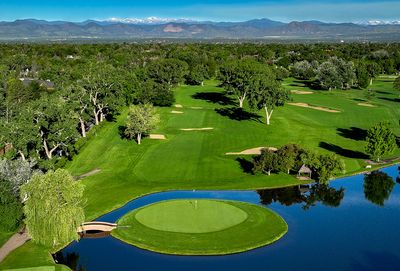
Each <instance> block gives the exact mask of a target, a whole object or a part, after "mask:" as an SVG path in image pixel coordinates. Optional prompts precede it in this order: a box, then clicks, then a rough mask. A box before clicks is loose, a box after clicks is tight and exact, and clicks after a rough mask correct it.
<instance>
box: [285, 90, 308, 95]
mask: <svg viewBox="0 0 400 271" xmlns="http://www.w3.org/2000/svg"><path fill="white" fill-rule="evenodd" d="M290 92H292V93H293V94H299V95H307V94H314V92H312V91H304V90H291V91H290Z"/></svg>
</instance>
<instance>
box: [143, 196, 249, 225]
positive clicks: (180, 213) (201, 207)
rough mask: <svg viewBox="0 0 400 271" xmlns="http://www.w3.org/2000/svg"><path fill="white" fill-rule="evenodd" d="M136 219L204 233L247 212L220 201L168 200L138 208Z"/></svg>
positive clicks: (232, 222)
mask: <svg viewBox="0 0 400 271" xmlns="http://www.w3.org/2000/svg"><path fill="white" fill-rule="evenodd" d="M135 219H136V220H137V221H139V222H140V223H141V224H143V225H144V226H146V227H149V228H152V229H155V230H160V231H170V232H181V233H207V232H213V231H220V230H224V229H227V228H230V227H232V226H235V225H237V224H239V223H242V222H243V221H244V220H246V219H247V213H246V212H244V211H243V210H241V209H239V208H236V207H234V206H233V205H231V204H227V203H224V202H222V201H215V200H197V199H193V200H170V201H165V202H159V203H156V204H153V205H150V206H148V207H146V208H143V209H141V210H140V211H138V212H137V213H136V215H135Z"/></svg>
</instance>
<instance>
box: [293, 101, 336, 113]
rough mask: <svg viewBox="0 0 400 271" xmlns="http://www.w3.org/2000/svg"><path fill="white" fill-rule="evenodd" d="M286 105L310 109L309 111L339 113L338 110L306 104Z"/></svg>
mask: <svg viewBox="0 0 400 271" xmlns="http://www.w3.org/2000/svg"><path fill="white" fill-rule="evenodd" d="M288 104H290V105H294V106H299V107H305V108H311V109H315V110H319V111H324V112H329V113H340V111H338V110H334V109H329V108H326V107H321V106H313V105H309V104H306V103H288Z"/></svg>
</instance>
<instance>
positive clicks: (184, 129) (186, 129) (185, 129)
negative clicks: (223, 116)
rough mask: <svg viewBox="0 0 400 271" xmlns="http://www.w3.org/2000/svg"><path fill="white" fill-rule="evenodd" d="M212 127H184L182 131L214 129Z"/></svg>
mask: <svg viewBox="0 0 400 271" xmlns="http://www.w3.org/2000/svg"><path fill="white" fill-rule="evenodd" d="M213 129H214V128H212V127H205V128H182V129H180V130H181V131H209V130H213Z"/></svg>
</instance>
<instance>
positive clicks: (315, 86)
mask: <svg viewBox="0 0 400 271" xmlns="http://www.w3.org/2000/svg"><path fill="white" fill-rule="evenodd" d="M293 83H295V84H290V85H291V86H296V87H308V88H310V89H312V90H322V89H321V87H320V86H319V84H318V82H317V81H312V80H299V79H297V80H294V81H293ZM300 84H302V86H301V85H300Z"/></svg>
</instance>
